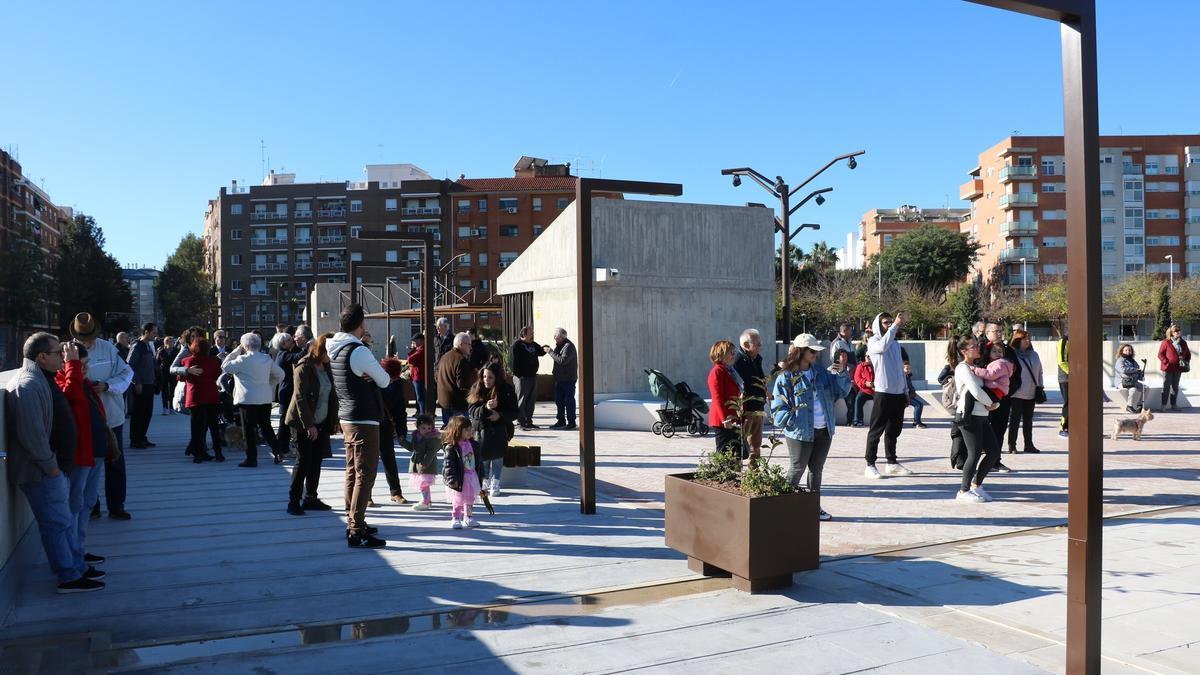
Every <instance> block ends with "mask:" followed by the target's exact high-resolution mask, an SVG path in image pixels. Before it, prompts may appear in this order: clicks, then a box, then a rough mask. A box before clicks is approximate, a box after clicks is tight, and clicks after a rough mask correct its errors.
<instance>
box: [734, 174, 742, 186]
mask: <svg viewBox="0 0 1200 675" xmlns="http://www.w3.org/2000/svg"><path fill="white" fill-rule="evenodd" d="M741 184H742V177H741V176H739V175H737V174H734V175H733V187H738V186H739V185H741Z"/></svg>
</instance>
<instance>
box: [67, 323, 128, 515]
mask: <svg viewBox="0 0 1200 675" xmlns="http://www.w3.org/2000/svg"><path fill="white" fill-rule="evenodd" d="M71 334H72V335H74V336H75V339H76V340H77V341H78V342H79V344H81V345H83V346H84V347H87V350H88V379H89V380H91V381H92V387H94V389H95V392H96V394H97V395H98V396H99V397H100V402H101V403H103V404H104V413H105V415H106V416H107V417H108V426H109V428H110V429H112V432H113V435H114V436H116V437H117V448H118V449H120V450H124V449H125V446H124V440H125V438H124V432H125V392H126V390H128V389H129V384H130V383H131V382H132V381H133V370H132V369H131V368H130V367H129V364H128V363H125V359H122V358H121V357H120V356H119V355H118V353H117V348H116V347H115V346H114V345H113V343H111V342H109V341H108V340H101V339H100V338H99V335H100V325H99V324H98V323H96V320H95V319H94V318H92V315H91V314H88V313H87V312H80V313H79V314H76V315H75V319H74V320H73V321H72V322H71ZM125 487H126V476H125V454H124V453H123V452H122V453H121V454H120V456H119V457H118V458H117V459H116V460H115V461H112V462H105V464H104V500H105V502H107V505H108V517H109V518H112V519H113V520H129V519H130V517H131V516H130V515H129V512H128V511H126V510H125ZM92 517H93V518H99V517H100V504H99V502H97V503H96V506H95V507H93V508H92Z"/></svg>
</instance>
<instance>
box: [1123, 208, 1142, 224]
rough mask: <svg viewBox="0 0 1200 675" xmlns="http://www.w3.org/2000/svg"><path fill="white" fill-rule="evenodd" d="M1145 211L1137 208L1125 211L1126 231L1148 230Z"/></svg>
mask: <svg viewBox="0 0 1200 675" xmlns="http://www.w3.org/2000/svg"><path fill="white" fill-rule="evenodd" d="M1144 213H1145V212H1144V211H1143V209H1141V208H1137V207H1127V208H1126V209H1125V229H1126V230H1144V229H1146V220H1145V215H1144Z"/></svg>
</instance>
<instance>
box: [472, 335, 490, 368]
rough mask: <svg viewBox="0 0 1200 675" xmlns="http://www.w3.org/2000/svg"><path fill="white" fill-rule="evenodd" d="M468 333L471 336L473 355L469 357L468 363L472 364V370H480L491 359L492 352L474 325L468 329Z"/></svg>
mask: <svg viewBox="0 0 1200 675" xmlns="http://www.w3.org/2000/svg"><path fill="white" fill-rule="evenodd" d="M467 335H470V336H471V355H470V356H469V357H467V361H468V363H470V364H471V369H472V370H479V369H480V368H482V367H484V366H486V365H487V362H488V361H489V360H491V357H492V353H491V352H490V351H489V350H488V347H487V345H486V344H484V342H483V340H482V339H481V338H480V337H479V329H478V328H476V327H474V326H472V327H471V328H470V329H468V330H467Z"/></svg>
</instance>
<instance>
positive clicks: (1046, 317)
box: [1033, 277, 1067, 334]
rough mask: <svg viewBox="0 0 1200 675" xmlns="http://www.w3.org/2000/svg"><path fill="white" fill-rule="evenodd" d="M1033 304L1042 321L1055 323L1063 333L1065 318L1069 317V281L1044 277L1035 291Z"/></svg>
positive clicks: (1061, 278)
mask: <svg viewBox="0 0 1200 675" xmlns="http://www.w3.org/2000/svg"><path fill="white" fill-rule="evenodd" d="M1033 304H1034V307H1035V308H1036V310H1037V313H1038V314H1040V315H1041V317H1042V318H1041V319H1040V320H1041V321H1049V322H1051V323H1053V324H1054V325H1055V326H1056V327H1057V328H1058V329H1059V333H1060V334H1061V333H1062V329H1063V320H1064V319H1066V318H1067V281H1066V279H1064V278H1063V277H1058V278H1056V279H1054V280H1053V281H1050V280H1047V279H1045V278H1043V280H1042V285H1041V286H1039V287H1038V289H1037V290H1036V291H1034V292H1033Z"/></svg>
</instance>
